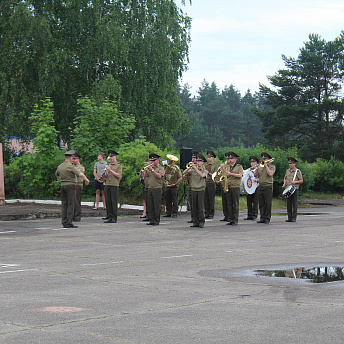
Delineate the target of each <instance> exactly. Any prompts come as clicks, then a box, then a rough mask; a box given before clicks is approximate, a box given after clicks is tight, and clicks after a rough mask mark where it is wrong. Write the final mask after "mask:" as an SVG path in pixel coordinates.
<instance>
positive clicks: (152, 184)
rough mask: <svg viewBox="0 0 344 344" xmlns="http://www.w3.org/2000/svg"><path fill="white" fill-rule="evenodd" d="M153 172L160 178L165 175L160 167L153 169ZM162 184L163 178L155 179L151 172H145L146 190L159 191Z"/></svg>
mask: <svg viewBox="0 0 344 344" xmlns="http://www.w3.org/2000/svg"><path fill="white" fill-rule="evenodd" d="M153 170H154V171H155V172H157V173H159V174H161V175H162V176H163V175H164V174H165V170H164V168H163V167H162V166H161V165H158V166H157V167H155V166H154V167H153ZM163 183H164V178H157V177H156V176H155V174H154V172H153V171H149V170H147V177H146V178H145V187H146V188H148V189H161V188H162V185H163Z"/></svg>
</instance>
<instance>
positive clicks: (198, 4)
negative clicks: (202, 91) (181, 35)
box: [182, 0, 344, 93]
mask: <svg viewBox="0 0 344 344" xmlns="http://www.w3.org/2000/svg"><path fill="white" fill-rule="evenodd" d="M183 10H184V11H185V12H187V13H188V14H189V15H190V16H191V17H192V18H193V21H192V29H191V39H192V42H191V48H190V65H189V71H187V72H185V73H184V75H183V79H182V83H186V82H187V83H189V84H190V85H191V86H192V91H193V92H195V91H197V90H198V88H199V87H200V86H201V82H202V80H203V79H206V80H207V81H209V82H212V81H214V82H215V83H216V84H217V86H218V87H219V88H221V89H222V88H223V87H224V86H225V85H228V86H229V85H230V84H233V85H234V86H235V87H236V88H237V89H239V90H240V91H241V92H242V93H244V92H246V90H247V89H248V88H250V89H251V91H252V92H254V91H258V84H259V82H261V83H264V84H267V83H268V81H267V78H266V76H267V75H273V74H274V73H275V72H276V71H277V70H278V69H279V68H283V61H282V59H281V55H282V54H285V55H287V56H292V57H297V55H298V53H299V49H300V48H301V47H302V46H303V45H304V42H306V41H308V36H309V34H310V33H317V34H320V35H321V36H322V37H323V38H324V39H326V40H334V39H335V38H336V37H338V36H339V35H340V32H341V30H343V24H342V23H343V19H342V18H343V17H344V2H342V1H334V0H329V1H326V2H324V1H320V0H312V1H311V0H302V1H299V0H289V1H288V2H281V1H272V0H261V1H256V0H246V1H245V0H244V1H241V2H238V1H233V0H212V1H209V0H194V1H193V5H192V6H191V7H190V6H186V8H184V9H183Z"/></svg>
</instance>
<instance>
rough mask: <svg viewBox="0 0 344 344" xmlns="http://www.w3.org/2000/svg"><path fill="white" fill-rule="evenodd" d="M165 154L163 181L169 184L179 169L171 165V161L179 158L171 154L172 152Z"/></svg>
mask: <svg viewBox="0 0 344 344" xmlns="http://www.w3.org/2000/svg"><path fill="white" fill-rule="evenodd" d="M166 156H167V159H168V163H167V167H166V170H165V175H164V183H165V185H166V186H170V185H171V182H172V181H173V180H174V179H175V177H176V175H177V173H178V170H179V168H178V166H176V165H173V161H178V160H179V159H178V158H177V157H176V156H175V155H172V154H167V155H166ZM172 184H173V183H172Z"/></svg>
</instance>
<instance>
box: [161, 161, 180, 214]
mask: <svg viewBox="0 0 344 344" xmlns="http://www.w3.org/2000/svg"><path fill="white" fill-rule="evenodd" d="M169 157H170V158H171V159H170V158H169ZM167 158H168V165H167V167H166V169H165V174H164V181H165V186H166V188H165V199H166V214H165V215H164V216H163V217H173V218H175V217H177V214H178V185H179V183H180V182H181V181H182V179H183V177H182V173H181V172H180V168H179V167H178V166H177V165H176V161H178V160H179V159H178V158H177V157H175V156H174V155H168V156H167Z"/></svg>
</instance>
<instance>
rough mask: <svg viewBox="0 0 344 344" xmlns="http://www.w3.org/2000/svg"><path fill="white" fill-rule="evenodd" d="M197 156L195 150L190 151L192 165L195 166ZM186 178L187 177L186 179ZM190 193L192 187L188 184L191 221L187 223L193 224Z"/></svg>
mask: <svg viewBox="0 0 344 344" xmlns="http://www.w3.org/2000/svg"><path fill="white" fill-rule="evenodd" d="M197 154H198V152H197V151H196V150H192V151H191V163H192V164H196V159H197ZM186 178H188V176H187V177H186ZM191 191H192V187H191V185H190V183H189V204H190V210H191V220H190V221H188V223H193V218H192V197H191Z"/></svg>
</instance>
